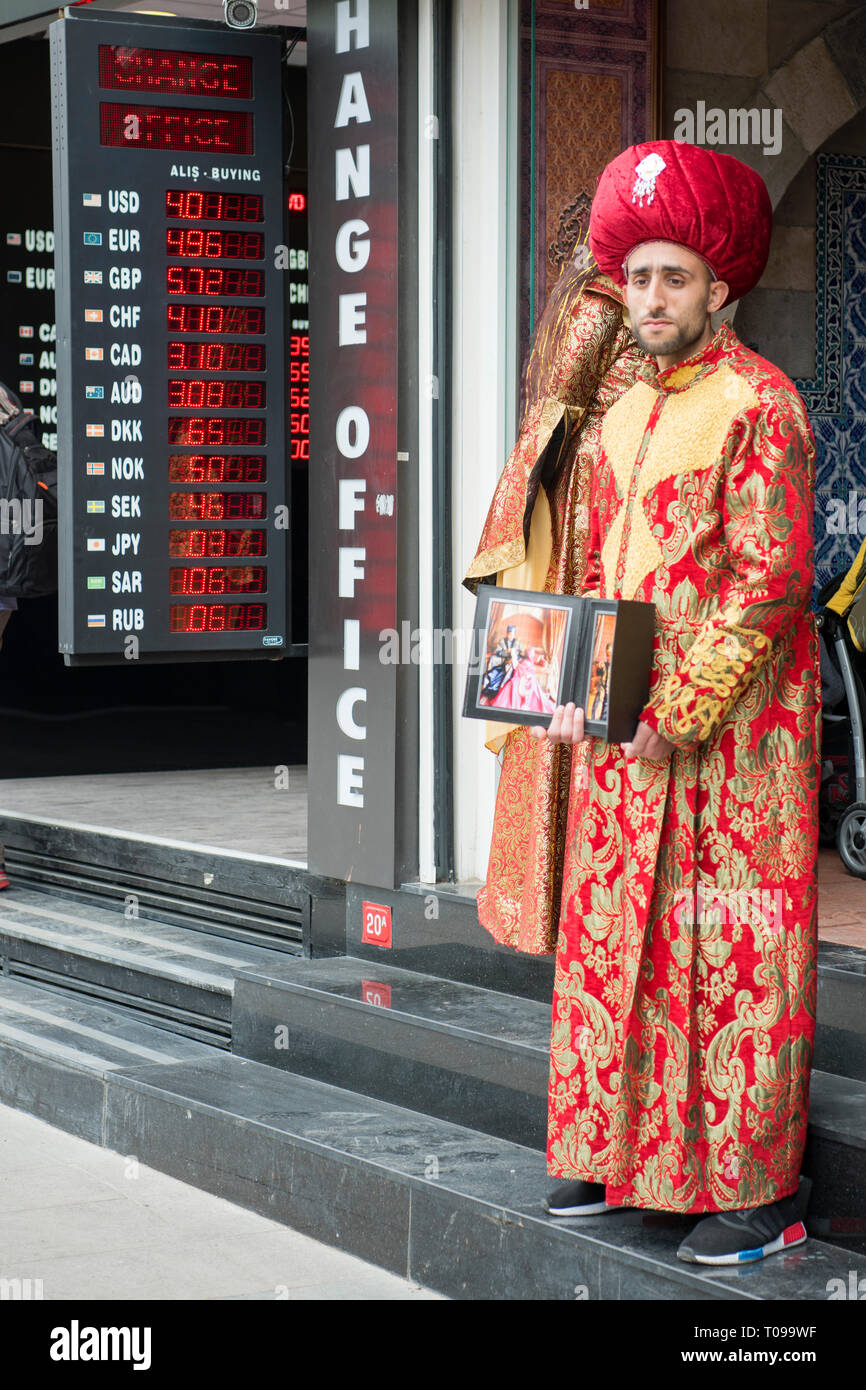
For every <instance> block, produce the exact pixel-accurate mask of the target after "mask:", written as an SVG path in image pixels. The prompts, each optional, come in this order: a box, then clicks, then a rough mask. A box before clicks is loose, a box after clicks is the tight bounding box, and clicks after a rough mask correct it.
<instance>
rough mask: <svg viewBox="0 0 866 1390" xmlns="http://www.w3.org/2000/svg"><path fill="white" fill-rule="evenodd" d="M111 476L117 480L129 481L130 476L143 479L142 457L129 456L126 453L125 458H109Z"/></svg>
mask: <svg viewBox="0 0 866 1390" xmlns="http://www.w3.org/2000/svg"><path fill="white" fill-rule="evenodd" d="M111 476H112V478H114V479H117V480H119V479H123V480H124V481H125V482H129V481H130V479H132V478H142V479H143V478H144V459H143V458H130V457H129V456H128V455H127V456H126V457H125V458H118V457H117V456H115V457H114V458H112V460H111Z"/></svg>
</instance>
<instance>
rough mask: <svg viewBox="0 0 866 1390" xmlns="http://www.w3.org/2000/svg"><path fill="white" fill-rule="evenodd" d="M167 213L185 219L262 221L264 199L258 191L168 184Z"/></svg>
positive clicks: (198, 220)
mask: <svg viewBox="0 0 866 1390" xmlns="http://www.w3.org/2000/svg"><path fill="white" fill-rule="evenodd" d="M165 215H166V217H182V218H183V219H184V221H186V222H262V221H263V220H264V215H265V214H264V202H263V200H262V198H261V196H260V194H258V193H203V192H202V191H201V190H200V189H198V188H169V189H167V190H166V194H165Z"/></svg>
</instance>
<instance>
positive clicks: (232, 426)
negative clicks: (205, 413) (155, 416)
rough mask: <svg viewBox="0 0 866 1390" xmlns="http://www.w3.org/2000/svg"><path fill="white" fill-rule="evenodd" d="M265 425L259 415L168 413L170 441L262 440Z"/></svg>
mask: <svg viewBox="0 0 866 1390" xmlns="http://www.w3.org/2000/svg"><path fill="white" fill-rule="evenodd" d="M266 436H267V426H266V424H265V421H264V420H262V419H250V420H244V419H243V418H237V419H231V418H228V419H227V418H226V417H225V416H219V415H215V416H211V418H210V419H207V418H203V417H202V416H201V415H192V416H189V417H184V416H181V415H170V416H169V418H168V442H169V444H211V445H217V446H220V445H226V444H229V445H234V444H252V445H257V444H265V443H267V438H266Z"/></svg>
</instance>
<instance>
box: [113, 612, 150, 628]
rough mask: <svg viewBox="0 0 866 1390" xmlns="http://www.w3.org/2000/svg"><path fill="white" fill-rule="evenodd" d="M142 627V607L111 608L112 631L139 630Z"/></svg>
mask: <svg viewBox="0 0 866 1390" xmlns="http://www.w3.org/2000/svg"><path fill="white" fill-rule="evenodd" d="M143 627H144V609H143V608H112V610H111V630H112V632H141V629H142V628H143Z"/></svg>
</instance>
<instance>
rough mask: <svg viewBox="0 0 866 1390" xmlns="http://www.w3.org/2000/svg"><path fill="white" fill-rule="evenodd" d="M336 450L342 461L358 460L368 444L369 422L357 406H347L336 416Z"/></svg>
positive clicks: (365, 413) (364, 412)
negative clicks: (341, 456)
mask: <svg viewBox="0 0 866 1390" xmlns="http://www.w3.org/2000/svg"><path fill="white" fill-rule="evenodd" d="M336 433H337V448H338V449H339V451H340V453H341V454H342V455H343V458H344V459H356V458H360V457H361V455H362V454H366V452H367V445H368V444H369V443H370V421H369V419H368V418H367V412H366V410H362V409H361V407H360V406H359V405H347V406H346V408H345V409H344V410H341V411H340V413H339V415H338V416H337V431H336Z"/></svg>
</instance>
